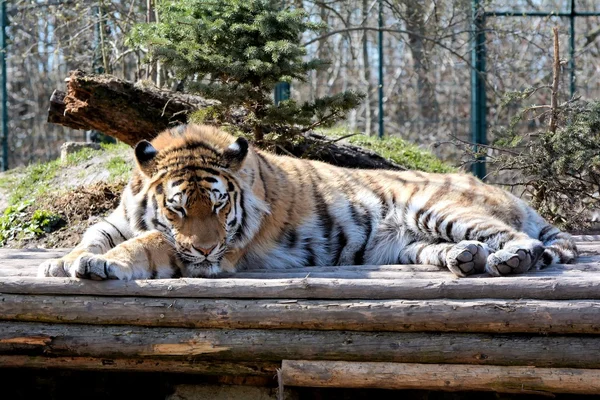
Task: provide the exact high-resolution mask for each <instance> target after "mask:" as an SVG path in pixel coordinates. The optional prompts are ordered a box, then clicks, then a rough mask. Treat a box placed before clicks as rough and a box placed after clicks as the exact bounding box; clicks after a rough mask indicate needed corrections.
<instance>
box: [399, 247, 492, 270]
mask: <svg viewBox="0 0 600 400" xmlns="http://www.w3.org/2000/svg"><path fill="white" fill-rule="evenodd" d="M488 255H489V248H488V246H487V245H486V244H485V243H481V242H478V241H475V240H463V241H461V242H459V243H449V242H442V243H431V242H415V243H411V244H409V245H407V246H406V247H404V248H403V249H402V250H401V252H400V263H403V264H411V263H412V264H430V265H438V266H446V267H448V269H449V270H450V271H452V272H453V273H454V274H455V275H457V276H460V277H464V276H467V275H471V274H476V273H482V272H483V271H484V270H485V265H486V261H487V257H488Z"/></svg>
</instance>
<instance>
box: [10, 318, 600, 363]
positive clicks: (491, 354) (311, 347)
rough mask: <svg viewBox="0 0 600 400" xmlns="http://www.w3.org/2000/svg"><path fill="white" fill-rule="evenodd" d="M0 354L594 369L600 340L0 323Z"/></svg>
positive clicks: (53, 356) (487, 335)
mask: <svg viewBox="0 0 600 400" xmlns="http://www.w3.org/2000/svg"><path fill="white" fill-rule="evenodd" d="M0 355H20V356H31V357H41V356H45V357H51V358H59V357H91V358H94V359H101V358H117V359H141V360H145V359H152V360H161V359H168V360H192V359H193V360H196V361H199V360H204V361H207V360H215V361H228V362H229V361H232V362H233V361H243V362H268V361H273V362H279V361H281V360H283V359H304V360H330V361H331V360H344V361H386V362H409V363H410V362H419V363H449V364H480V365H530V366H531V365H535V366H538V367H540V366H541V367H572V368H600V337H594V336H583V337H581V336H533V337H532V336H526V335H489V334H463V333H447V334H443V335H440V334H438V333H396V332H339V331H298V330H253V329H250V330H241V329H237V330H223V329H214V330H198V329H185V328H143V327H134V326H95V325H66V324H51V325H49V324H38V323H26V322H0ZM49 365H51V362H49Z"/></svg>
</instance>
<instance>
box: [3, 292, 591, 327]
mask: <svg viewBox="0 0 600 400" xmlns="http://www.w3.org/2000/svg"><path fill="white" fill-rule="evenodd" d="M0 319H1V320H6V321H23V322H51V323H79V324H106V325H137V326H164V327H194V328H219V329H315V330H352V331H395V332H411V331H413V332H414V331H421V332H427V331H432V332H482V333H486V332H487V333H548V334H550V333H556V334H575V333H584V334H598V333H599V332H600V302H598V301H586V300H575V301H541V300H511V301H505V300H487V299H485V300H421V301H416V300H361V301H352V300H336V301H335V302H332V301H327V300H233V299H166V298H136V297H134V298H131V297H90V296H31V295H18V294H1V295H0Z"/></svg>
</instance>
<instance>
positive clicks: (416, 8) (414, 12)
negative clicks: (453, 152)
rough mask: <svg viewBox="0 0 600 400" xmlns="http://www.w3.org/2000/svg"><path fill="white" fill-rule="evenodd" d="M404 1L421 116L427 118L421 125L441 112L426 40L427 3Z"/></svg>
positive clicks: (413, 0) (405, 19)
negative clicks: (430, 73) (425, 18)
mask: <svg viewBox="0 0 600 400" xmlns="http://www.w3.org/2000/svg"><path fill="white" fill-rule="evenodd" d="M402 2H403V3H404V4H405V6H406V7H405V9H406V13H405V17H404V22H405V23H406V28H407V30H408V31H409V33H408V44H409V47H410V51H411V54H412V59H413V67H414V69H415V73H416V75H417V93H418V94H417V98H418V103H419V111H420V115H421V118H422V119H424V120H425V121H421V124H420V125H422V124H424V123H427V122H431V121H430V120H433V119H435V118H437V115H438V112H439V105H438V102H437V100H436V97H435V84H434V82H432V79H431V77H430V76H429V70H430V62H429V57H430V55H429V54H427V51H428V46H427V45H426V42H425V40H424V37H425V36H427V31H426V29H425V20H424V16H425V14H426V12H425V5H424V4H423V2H421V1H415V0H402Z"/></svg>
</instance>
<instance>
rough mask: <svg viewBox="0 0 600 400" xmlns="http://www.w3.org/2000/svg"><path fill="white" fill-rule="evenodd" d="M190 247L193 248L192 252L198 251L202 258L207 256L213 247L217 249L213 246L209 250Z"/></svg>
mask: <svg viewBox="0 0 600 400" xmlns="http://www.w3.org/2000/svg"><path fill="white" fill-rule="evenodd" d="M192 247H193V248H194V250H196V251H199V252H200V253H201V254H202V255H203V256H207V255H209V254H210V253H211V252H212V251H213V250H214V249H215V247H217V245H216V244H215V245H214V246H213V247H211V248H210V249H205V248H203V247H196V246H192Z"/></svg>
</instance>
